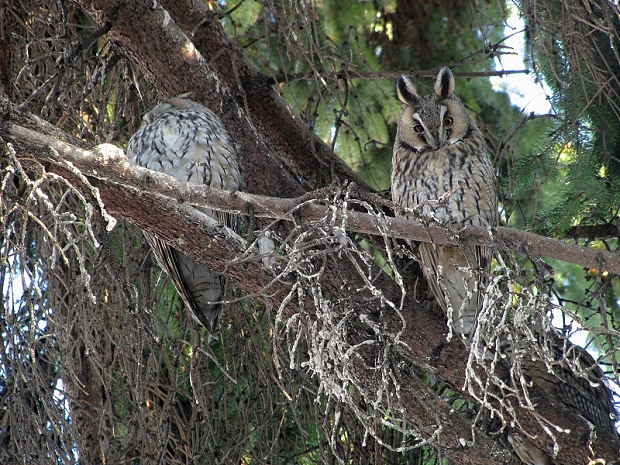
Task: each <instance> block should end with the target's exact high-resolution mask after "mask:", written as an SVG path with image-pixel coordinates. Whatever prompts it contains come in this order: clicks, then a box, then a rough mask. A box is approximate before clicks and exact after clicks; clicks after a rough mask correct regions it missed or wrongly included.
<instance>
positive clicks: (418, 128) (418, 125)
mask: <svg viewBox="0 0 620 465" xmlns="http://www.w3.org/2000/svg"><path fill="white" fill-rule="evenodd" d="M413 130H414V131H415V132H417V133H420V132H424V128H423V127H422V125H421V124H416V125H415V126H414V127H413Z"/></svg>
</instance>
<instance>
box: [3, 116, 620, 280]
mask: <svg viewBox="0 0 620 465" xmlns="http://www.w3.org/2000/svg"><path fill="white" fill-rule="evenodd" d="M9 131H10V132H11V134H13V136H15V137H19V138H22V139H23V140H25V141H28V142H30V143H33V144H37V145H42V146H48V147H52V148H54V149H55V150H57V151H58V152H59V153H60V154H61V155H62V157H63V159H64V160H69V161H71V162H72V163H73V164H74V165H75V166H76V167H78V169H80V170H81V171H82V172H83V173H84V174H86V175H87V176H94V177H97V178H99V179H106V180H108V181H110V182H114V183H115V184H118V181H117V180H118V179H122V182H121V183H120V184H121V185H123V186H126V187H132V188H135V189H139V190H149V191H150V192H153V193H157V194H160V195H163V196H167V197H171V198H173V199H175V200H176V201H177V202H179V203H187V204H190V205H198V206H204V207H209V208H214V209H216V210H223V211H232V212H237V213H244V212H247V210H248V207H250V206H251V208H252V210H253V214H254V216H256V217H261V218H269V219H288V220H291V215H292V214H293V212H295V211H297V213H298V214H300V215H301V217H302V218H303V220H304V221H310V222H311V221H318V220H320V219H321V218H323V217H325V213H326V209H327V207H323V206H321V205H316V204H304V203H305V200H308V199H309V198H314V197H315V196H314V195H312V194H305V195H303V196H301V197H299V198H293V199H279V198H273V197H266V196H261V195H256V194H249V193H246V192H236V193H231V192H228V191H220V190H218V189H214V188H211V187H208V186H197V185H192V184H187V183H184V182H181V181H178V180H176V179H175V178H173V177H171V176H168V175H166V174H164V173H159V172H153V171H150V170H147V169H145V168H141V167H139V166H132V165H130V164H129V163H128V162H127V161H122V160H121V159H122V158H124V153H123V152H122V151H121V150H120V149H117V151H115V150H114V149H113V148H112V147H111V146H110V147H109V148H108V150H99V151H94V152H89V151H83V150H79V149H77V148H75V147H72V146H71V145H69V144H66V143H64V142H61V141H56V140H54V139H53V138H51V137H47V136H44V135H42V134H39V133H37V132H35V131H32V130H29V129H27V128H22V127H20V126H17V125H10V126H9ZM106 152H107V153H110V154H112V155H113V156H114V157H120V158H114V161H115V163H108V160H106V155H105V153H106ZM114 152H115V153H114ZM116 161H121V162H120V163H116ZM101 163H107V164H105V165H103V166H101V165H100V164H101ZM323 197H324V196H323ZM315 198H317V199H318V200H320V199H321V195H320V194H318V195H316V197H315ZM302 204H304V205H303V206H302ZM339 221H340V222H341V223H342V224H343V225H346V229H347V230H348V231H350V232H358V233H364V234H372V235H376V236H381V235H386V236H388V237H393V238H398V239H408V240H414V241H419V242H434V243H436V244H452V245H458V244H460V243H462V242H463V241H464V242H466V243H468V244H475V245H485V246H497V245H498V244H501V245H502V246H505V247H508V248H510V249H512V250H515V251H518V252H524V251H527V252H528V253H533V254H536V255H542V256H546V257H550V258H555V259H557V260H562V261H565V262H568V263H574V264H576V265H580V266H583V267H587V268H594V269H597V270H600V271H608V272H610V273H614V274H620V256H619V255H618V254H615V253H612V252H607V251H603V250H597V249H591V248H588V247H580V246H578V245H575V244H570V243H567V242H563V241H559V240H556V239H551V238H548V237H544V236H539V235H537V234H533V233H529V232H526V231H521V230H518V229H513V228H506V227H497V228H493V229H492V230H491V231H489V230H488V229H487V228H482V227H473V226H467V227H465V228H463V229H461V230H458V231H454V233H453V235H452V236H451V235H449V234H448V232H447V231H446V228H443V227H440V226H438V225H434V224H423V223H420V222H414V221H409V220H403V219H399V218H391V217H384V218H381V221H379V219H378V218H377V217H376V216H374V215H369V214H364V213H360V212H356V211H348V212H346V214H345V213H340V217H339Z"/></svg>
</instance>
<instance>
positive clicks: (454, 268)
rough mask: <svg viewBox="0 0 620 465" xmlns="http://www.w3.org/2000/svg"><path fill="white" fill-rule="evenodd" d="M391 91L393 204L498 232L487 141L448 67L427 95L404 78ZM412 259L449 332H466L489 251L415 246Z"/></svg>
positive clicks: (478, 302) (486, 270)
mask: <svg viewBox="0 0 620 465" xmlns="http://www.w3.org/2000/svg"><path fill="white" fill-rule="evenodd" d="M396 89H397V94H398V98H399V99H400V100H401V102H402V103H403V106H402V109H401V113H400V119H399V121H398V129H397V133H396V141H395V143H394V151H393V156H392V173H391V182H392V199H393V201H394V202H395V203H397V204H399V205H400V206H401V207H405V208H414V207H418V208H419V209H420V210H421V212H422V213H424V214H426V215H429V216H434V217H435V218H436V219H437V221H439V222H440V223H441V224H445V225H454V226H457V227H460V226H466V225H471V226H496V225H497V223H498V210H497V188H496V178H495V173H494V170H493V166H492V165H491V162H490V161H489V158H488V156H487V147H486V142H485V140H484V137H483V135H482V133H481V132H480V130H479V129H478V126H476V123H475V122H474V120H473V119H472V118H471V117H470V115H469V113H468V112H467V110H466V109H465V107H464V106H463V104H462V103H461V102H460V100H459V99H458V98H457V97H456V96H455V95H453V92H454V77H453V75H452V72H451V71H450V69H449V68H443V69H442V70H440V71H439V73H438V74H437V78H436V80H435V93H433V94H431V95H428V96H425V97H420V96H419V95H418V93H417V92H416V89H415V87H414V86H413V84H412V83H411V82H410V81H409V80H408V79H407V78H406V77H404V76H401V77H399V78H398V81H397V85H396ZM446 194H447V195H446ZM444 195H446V197H445V198H444V199H443V201H441V202H437V200H438V199H439V198H440V197H442V196H444ZM418 257H419V259H420V262H421V264H422V268H423V270H424V274H425V276H426V278H427V280H428V282H429V284H430V287H431V290H432V292H433V295H434V296H435V298H436V299H437V301H438V302H439V304H440V306H441V307H442V308H443V310H444V311H445V312H446V313H447V314H448V317H449V319H450V320H451V322H452V325H453V326H452V327H453V329H454V331H455V332H456V333H458V334H463V335H467V334H469V333H470V332H471V331H472V329H473V328H474V325H475V322H476V315H477V313H478V310H479V307H480V305H481V300H482V299H481V292H482V287H483V286H484V277H486V276H488V275H489V273H490V267H491V258H492V253H491V250H489V249H488V248H485V247H481V246H472V247H468V250H465V249H463V248H460V247H455V246H439V245H434V244H431V243H421V244H420V246H419V248H418ZM468 257H469V259H468Z"/></svg>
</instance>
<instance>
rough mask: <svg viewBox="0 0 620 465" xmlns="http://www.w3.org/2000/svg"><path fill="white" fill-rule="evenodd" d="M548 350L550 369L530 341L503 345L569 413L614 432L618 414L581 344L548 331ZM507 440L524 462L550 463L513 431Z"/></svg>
mask: <svg viewBox="0 0 620 465" xmlns="http://www.w3.org/2000/svg"><path fill="white" fill-rule="evenodd" d="M547 342H548V353H550V354H551V355H552V357H553V360H554V361H553V363H552V364H551V368H550V369H549V368H547V364H546V363H545V362H544V361H543V360H542V359H541V357H533V356H532V347H531V343H529V342H527V341H525V340H521V341H519V343H518V344H516V346H517V349H516V350H515V349H513V348H511V347H508V346H507V347H506V349H505V350H504V352H505V353H506V354H508V355H509V356H510V357H511V359H512V362H513V363H516V362H517V360H518V364H519V365H520V366H521V370H522V372H523V373H524V374H525V375H526V376H527V377H528V378H530V379H531V380H532V381H533V382H534V383H536V384H537V385H538V386H539V387H540V388H542V389H543V390H544V391H546V392H548V393H549V394H550V395H551V396H552V397H553V398H555V399H556V400H558V401H560V402H562V403H563V404H564V405H565V406H566V407H568V408H569V409H571V410H572V411H573V412H575V413H577V414H579V415H581V416H582V417H584V418H585V419H586V420H588V421H589V422H590V423H592V424H593V425H594V426H595V427H596V428H597V429H602V430H605V431H609V432H611V433H613V434H615V435H618V432H617V430H616V428H615V421H616V419H617V418H618V414H617V412H616V409H615V407H614V404H613V400H612V395H611V391H610V389H609V387H608V386H607V384H606V383H605V374H604V373H603V371H602V370H601V368H600V367H599V366H598V365H597V363H596V361H595V360H594V358H592V356H591V355H590V354H589V353H588V352H587V351H586V350H585V349H584V348H582V347H579V346H576V345H574V344H572V343H571V342H570V341H568V340H566V339H564V338H563V337H562V336H560V335H559V334H557V335H554V334H550V335H549V338H548V341H547ZM508 440H509V441H510V443H511V444H512V445H513V447H514V449H515V452H516V453H517V455H518V456H519V458H520V459H521V460H522V461H523V462H524V463H526V464H527V465H547V464H549V463H550V462H551V459H550V457H549V456H548V454H547V453H545V452H543V451H540V450H539V449H537V448H536V447H535V446H534V445H533V444H531V443H530V442H528V441H527V440H525V439H524V438H523V437H521V436H519V435H517V434H511V435H510V436H509V437H508Z"/></svg>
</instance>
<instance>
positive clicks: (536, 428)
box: [0, 107, 618, 464]
mask: <svg viewBox="0 0 620 465" xmlns="http://www.w3.org/2000/svg"><path fill="white" fill-rule="evenodd" d="M5 108H6V107H5ZM5 115H6V112H5ZM22 117H23V115H22ZM31 123H32V124H36V123H35V122H32V121H31ZM48 129H49V131H50V132H53V131H52V129H51V128H48ZM0 136H1V137H3V138H4V139H6V140H7V141H10V142H12V143H14V144H15V146H16V147H18V149H19V150H18V156H19V157H25V158H28V157H33V156H34V157H35V158H37V159H38V160H40V161H41V162H45V163H52V167H53V169H56V170H58V172H59V173H60V174H62V175H64V176H66V177H68V178H70V179H71V178H73V182H76V183H78V184H79V183H80V180H79V179H75V175H74V174H73V172H72V171H71V170H70V169H68V166H70V165H67V162H68V161H70V162H71V164H73V165H74V166H75V167H77V168H78V169H80V171H81V172H82V174H84V175H86V176H87V178H88V180H89V182H90V183H91V184H92V185H93V186H95V187H97V189H98V191H99V194H100V196H101V199H102V200H103V203H104V204H105V208H106V209H108V211H109V212H110V213H111V214H115V215H120V216H123V217H125V218H127V219H129V220H130V221H132V222H134V223H135V224H137V225H138V226H140V227H141V228H144V229H146V230H148V231H150V232H153V233H156V234H158V235H160V236H161V237H162V238H164V239H165V240H167V241H169V242H170V243H171V244H174V246H175V247H177V248H178V249H179V250H182V251H183V252H184V253H186V254H187V255H190V256H192V257H193V258H195V259H196V260H198V261H200V262H202V263H205V264H207V265H208V266H210V267H212V268H214V269H215V270H217V271H221V272H223V273H224V274H225V275H226V276H228V277H230V278H231V279H232V280H233V281H234V282H235V283H236V284H237V285H238V286H239V287H241V288H243V289H244V290H245V291H246V292H248V293H249V294H255V295H261V296H263V297H264V298H266V299H269V300H271V303H272V305H274V306H276V307H277V306H278V305H280V303H281V301H282V299H283V297H284V296H286V295H287V294H288V292H289V290H290V288H291V282H287V281H286V280H285V279H277V280H272V281H269V278H268V277H267V276H266V275H265V273H264V271H262V270H261V268H260V266H259V265H258V262H259V258H258V257H255V260H254V261H251V260H250V261H249V262H248V261H247V260H246V261H243V262H240V261H238V260H237V258H238V256H239V255H241V254H243V253H244V252H246V248H247V243H246V242H245V241H244V240H243V239H242V238H240V237H238V236H236V235H235V234H234V233H233V232H232V231H229V230H227V229H226V228H224V227H223V226H221V225H217V224H216V223H215V222H211V221H208V220H205V219H204V217H203V216H201V215H196V214H195V213H194V212H192V209H191V208H189V207H188V206H187V205H184V204H182V203H179V201H178V200H179V199H180V200H182V202H183V203H186V200H187V198H190V197H192V196H193V197H197V196H198V192H197V191H193V188H192V187H191V186H186V185H185V186H184V185H182V183H178V182H177V181H175V180H173V178H169V177H168V176H166V175H163V174H161V173H155V172H149V171H148V170H144V169H141V168H139V167H134V166H130V165H129V164H128V163H127V161H126V159H124V157H123V155H122V151H121V150H120V149H115V148H113V147H111V146H109V145H104V146H99V147H98V148H96V149H95V150H92V151H88V150H86V151H85V150H83V149H80V148H77V147H74V146H72V145H70V144H68V143H67V142H64V141H62V140H60V139H54V138H50V137H49V136H46V135H44V134H42V133H39V132H36V131H33V130H31V129H25V128H24V127H23V125H15V124H13V123H6V124H4V126H3V127H2V129H1V130H0ZM50 147H51V148H53V150H50ZM54 151H55V152H56V153H58V154H60V155H61V156H60V157H58V156H57V155H56V153H55V152H54ZM106 154H107V155H106ZM109 154H111V155H109ZM85 190H86V192H87V193H88V194H89V195H90V191H89V189H85ZM164 193H166V194H168V195H170V196H167V195H164ZM179 193H181V194H180V195H179ZM200 194H206V195H205V196H204V198H205V199H213V202H210V201H208V202H207V204H209V205H211V204H213V205H220V207H221V206H222V205H226V206H231V205H232V206H233V207H235V208H237V207H239V206H240V205H241V204H239V203H235V202H237V201H241V202H243V205H246V204H247V203H249V202H254V203H253V205H254V207H255V209H256V210H258V211H261V212H263V214H266V213H267V212H268V211H269V210H268V208H271V207H273V208H275V209H279V211H284V210H285V208H288V207H291V205H292V206H293V209H294V207H295V202H296V200H295V199H292V200H291V199H269V198H260V197H257V196H248V195H247V194H241V193H237V194H231V193H227V192H221V191H216V190H202V192H200ZM186 195H187V197H186ZM192 200H196V199H194V198H193V199H192ZM231 200H232V201H233V203H232V204H229V203H228V202H229V201H231ZM201 202H202V200H201ZM263 202H266V203H267V205H268V207H265V204H263ZM287 211H288V210H287ZM302 212H303V210H302ZM351 213H352V214H353V213H355V212H351ZM270 215H273V216H276V217H280V214H279V213H276V214H274V213H273V212H272V213H270ZM362 216H366V217H370V215H361V216H360V217H362ZM370 218H372V217H370ZM302 219H309V220H311V219H312V216H311V215H308V216H305V214H302ZM369 221H370V223H369V224H372V221H374V219H369ZM391 225H392V227H393V228H396V227H400V226H402V228H403V229H401V230H402V231H406V234H407V235H408V237H410V236H409V234H410V230H411V228H410V226H411V222H407V221H402V220H394V222H393V223H391ZM390 229H392V228H390ZM506 229H508V228H506ZM422 231H423V233H424V234H422V235H421V236H420V237H422V236H426V235H427V234H428V231H427V230H426V228H424V227H422ZM429 231H431V232H430V234H431V235H435V231H434V230H433V229H432V228H429ZM517 233H521V232H517ZM437 234H439V233H437ZM438 237H439V236H438ZM510 237H511V238H513V239H514V237H513V236H510ZM516 237H518V234H517V236H516ZM426 238H427V240H428V236H426ZM433 239H435V238H434V237H433ZM529 239H531V238H529V236H528V239H527V240H529ZM543 239H545V238H543ZM524 246H526V247H527V248H530V247H531V244H529V243H527V242H525V243H516V244H515V246H514V247H516V248H518V247H524ZM373 276H375V280H374V281H373V285H374V286H375V288H377V289H381V290H382V292H383V295H384V296H385V297H386V298H388V299H390V300H391V301H399V299H400V289H399V288H398V286H396V284H395V283H394V282H393V281H392V280H391V279H390V278H388V277H387V276H386V275H385V274H383V273H380V272H379V271H378V270H375V271H374V272H373ZM342 279H345V280H346V281H347V282H348V283H349V288H350V289H358V292H356V293H355V295H351V293H350V291H349V290H348V289H344V288H343V287H342V286H341V284H340V283H341V282H342ZM321 282H322V284H323V286H324V288H325V290H326V291H327V292H329V293H330V294H331V295H333V297H334V298H344V299H349V300H351V302H352V305H355V306H357V307H359V311H360V312H368V313H371V314H372V313H377V312H379V313H380V314H381V323H382V324H383V325H385V328H386V330H387V331H389V332H390V333H392V334H395V333H397V332H399V331H402V340H403V341H405V342H406V343H407V347H408V350H410V351H411V355H412V356H413V357H414V358H415V359H417V360H427V361H429V367H430V368H431V369H432V370H433V371H435V373H436V375H437V376H438V378H440V379H442V380H446V382H448V383H449V384H450V385H452V386H453V388H454V389H456V390H462V387H463V386H464V384H465V378H464V373H465V364H466V361H467V358H468V354H467V351H466V349H465V348H464V347H463V346H462V344H460V343H459V342H458V341H453V342H448V343H446V334H445V333H446V326H445V323H444V322H443V321H440V319H438V318H437V316H436V315H435V314H434V313H433V312H431V311H430V310H429V309H427V308H425V307H422V306H420V305H419V304H418V303H416V302H415V301H414V300H413V299H412V298H410V297H406V298H405V301H404V307H403V311H402V314H400V315H399V314H397V313H396V312H394V311H393V310H392V309H391V308H386V307H382V306H381V304H380V302H379V301H378V298H377V296H376V295H373V294H372V293H370V292H369V289H368V288H367V287H366V286H365V285H364V283H363V282H360V280H359V276H358V275H356V274H355V273H354V272H352V271H351V270H347V269H346V267H343V266H341V264H340V260H337V259H335V257H333V259H330V260H329V261H328V263H327V264H326V267H325V271H324V273H323V277H322V279H321ZM267 294H268V295H267ZM297 311H298V308H296V307H295V306H290V305H289V307H287V309H286V315H287V317H288V318H290V317H291V316H293V315H294V314H295V313H296V312H297ZM402 318H405V323H406V328H403V319H402ZM420 335H424V337H420ZM361 337H368V335H357V334H355V333H351V336H350V339H351V341H350V342H351V344H352V345H353V344H355V343H359V342H361V341H363V339H360V338H361ZM368 357H371V358H372V353H369V354H368ZM352 363H353V365H354V367H355V370H356V373H358V374H359V382H360V386H363V387H364V388H366V389H368V390H369V392H372V387H373V383H374V378H373V373H374V372H373V371H372V370H369V369H368V367H367V366H366V365H365V364H364V363H360V361H359V360H355V361H352ZM499 372H500V374H502V376H504V377H506V379H508V378H509V373H508V369H507V368H503V369H501V368H500V371H499ZM411 386H413V385H411ZM463 394H464V395H467V392H463ZM399 395H401V396H402V398H403V399H405V401H406V402H407V405H410V408H409V409H408V411H407V412H406V415H407V419H408V421H409V422H411V424H412V425H419V424H428V423H429V422H432V421H434V419H436V418H444V423H445V424H446V425H447V424H449V425H450V428H451V429H449V431H448V430H446V429H445V428H444V430H443V432H442V435H441V438H440V440H439V443H438V444H436V446H437V447H439V448H440V450H442V452H443V453H444V454H445V455H446V456H447V457H449V458H451V459H453V460H455V461H458V462H460V463H470V464H480V463H501V462H500V461H495V459H493V457H494V455H493V452H492V451H493V450H496V448H497V444H496V443H495V441H494V440H493V439H492V438H490V437H487V436H485V435H484V434H482V433H480V434H479V435H477V436H476V440H475V441H472V439H471V438H470V431H471V430H470V426H471V425H470V424H469V423H468V422H466V421H465V422H463V420H462V418H460V417H459V415H458V414H456V413H455V412H454V411H453V410H452V409H449V408H447V406H446V405H445V404H444V403H443V401H441V400H440V399H439V398H437V397H435V398H434V400H433V401H432V402H428V401H424V403H423V404H420V400H419V399H420V398H426V399H429V397H427V396H430V395H433V396H434V394H433V393H432V392H426V393H425V394H424V395H423V396H422V397H420V396H421V392H420V391H419V390H415V389H411V390H405V391H402V392H400V394H399ZM529 396H530V398H531V399H532V400H533V402H534V403H535V404H536V405H537V406H538V407H537V412H536V413H537V414H538V415H541V416H542V417H544V418H546V419H547V420H548V421H550V422H552V423H553V424H555V425H557V426H558V427H560V428H563V429H565V430H570V431H571V432H572V434H571V435H561V436H559V437H558V442H559V444H560V445H561V450H560V454H559V456H558V461H559V463H565V464H578V463H584V461H585V460H587V459H588V453H587V452H586V448H585V447H584V443H583V442H582V439H583V438H588V437H589V426H588V425H587V423H586V422H585V420H583V418H581V417H579V416H578V415H575V414H574V413H572V412H570V411H568V410H567V409H566V408H564V407H563V406H559V405H558V404H557V402H553V401H551V400H550V398H549V396H548V395H547V394H546V393H544V392H542V391H541V390H540V389H538V388H537V387H536V386H533V387H532V388H531V389H530V392H529ZM490 401H491V402H494V401H493V400H490ZM505 401H507V400H506V399H504V400H503V402H505ZM427 402H428V403H427ZM495 402H497V401H495ZM432 405H436V407H432ZM498 405H499V404H498ZM515 408H516V409H517V410H518V411H519V419H520V424H521V426H522V427H523V428H524V429H526V430H527V431H528V432H530V433H532V434H536V435H537V440H534V441H533V442H535V443H536V444H538V445H539V447H541V448H544V447H546V444H545V441H544V438H545V437H546V436H545V433H544V431H543V430H542V429H541V427H540V424H539V423H538V421H537V420H536V418H535V416H534V415H533V413H532V412H531V411H529V410H528V409H526V408H520V407H518V406H515ZM429 415H430V416H429ZM580 438H581V439H580ZM536 441H539V442H536ZM617 443H618V441H617V439H614V438H613V437H612V436H611V434H610V433H606V432H604V431H602V432H598V433H597V436H596V437H595V438H594V439H593V440H592V442H591V444H590V445H591V447H592V448H593V449H594V450H595V451H596V454H597V456H600V457H606V458H607V459H608V460H610V461H611V459H612V458H613V457H615V452H616V451H617V447H618V444H617ZM463 444H466V445H467V447H466V448H463ZM481 458H484V459H481Z"/></svg>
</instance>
